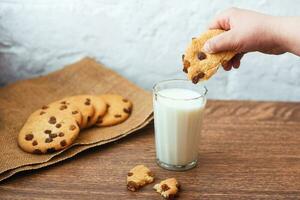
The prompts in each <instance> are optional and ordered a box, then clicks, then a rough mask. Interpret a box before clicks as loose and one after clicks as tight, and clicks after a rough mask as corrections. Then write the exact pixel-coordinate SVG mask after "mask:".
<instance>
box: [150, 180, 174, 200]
mask: <svg viewBox="0 0 300 200" xmlns="http://www.w3.org/2000/svg"><path fill="white" fill-rule="evenodd" d="M153 189H154V190H156V192H158V193H160V195H161V196H162V197H163V198H165V199H174V198H175V197H176V196H178V192H179V189H180V185H179V183H178V181H177V180H176V179H175V178H168V179H166V180H163V181H161V182H160V183H159V184H156V185H154V187H153Z"/></svg>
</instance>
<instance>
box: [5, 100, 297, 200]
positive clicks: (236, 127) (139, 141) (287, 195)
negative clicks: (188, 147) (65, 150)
mask: <svg viewBox="0 0 300 200" xmlns="http://www.w3.org/2000/svg"><path fill="white" fill-rule="evenodd" d="M153 132H154V131H153V125H150V126H148V127H147V128H146V129H144V130H142V131H139V132H137V133H135V134H133V135H131V136H129V137H127V138H125V139H122V140H120V141H118V142H116V143H113V144H108V145H105V146H103V147H99V148H93V149H90V150H88V151H85V152H83V153H80V154H79V155H77V156H75V157H73V158H71V159H69V160H67V161H64V162H61V163H59V164H56V165H54V166H50V167H47V168H44V169H40V170H35V171H31V172H26V173H25V172H24V173H21V174H17V175H15V176H13V177H12V178H10V179H8V180H6V181H4V182H2V183H0V199H67V200H69V199H112V200H118V199H161V198H160V196H159V195H158V194H157V193H155V192H154V191H153V190H152V186H153V184H151V185H148V186H146V187H144V188H143V189H141V190H140V191H139V192H135V193H134V192H129V191H127V190H126V186H125V178H126V174H127V172H128V170H129V169H130V168H131V167H133V166H135V165H137V164H145V165H147V166H148V167H149V168H150V169H152V170H153V171H154V173H155V175H156V178H157V182H158V181H159V180H161V179H164V178H167V177H176V178H177V179H178V180H179V181H180V182H181V184H182V192H181V193H180V197H179V198H178V199H300V103H272V102H245V101H244V102H243V101H210V102H209V103H208V106H207V109H206V118H205V120H204V129H203V131H202V134H201V145H200V146H199V165H198V166H197V167H196V168H194V169H192V170H190V171H186V172H173V171H167V170H164V169H161V168H159V167H158V166H157V165H156V164H155V148H154V134H153Z"/></svg>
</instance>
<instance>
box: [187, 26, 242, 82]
mask: <svg viewBox="0 0 300 200" xmlns="http://www.w3.org/2000/svg"><path fill="white" fill-rule="evenodd" d="M224 32H225V31H224V30H220V29H212V30H208V31H206V32H205V33H203V34H201V35H200V36H199V37H198V38H193V39H192V41H191V43H190V44H189V46H188V47H187V49H186V51H185V54H184V55H182V62H183V71H184V72H186V73H187V76H188V78H189V79H190V80H192V82H193V83H195V84H196V83H198V82H199V81H200V80H208V79H209V78H210V77H212V76H213V75H214V74H215V73H216V72H217V70H218V68H219V66H220V64H224V63H227V62H228V61H229V60H230V59H232V58H233V57H234V56H235V54H236V53H237V52H234V51H224V52H219V53H206V52H204V51H203V46H204V44H205V42H206V41H207V40H209V39H210V38H212V37H215V36H217V35H219V34H221V33H224Z"/></svg>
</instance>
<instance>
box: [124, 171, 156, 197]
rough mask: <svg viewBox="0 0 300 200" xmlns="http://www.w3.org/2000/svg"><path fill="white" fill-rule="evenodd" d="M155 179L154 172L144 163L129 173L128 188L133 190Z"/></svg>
mask: <svg viewBox="0 0 300 200" xmlns="http://www.w3.org/2000/svg"><path fill="white" fill-rule="evenodd" d="M153 181H154V175H153V173H152V172H151V171H150V169H148V168H147V167H146V166H144V165H137V166H135V167H134V168H132V169H131V170H130V171H129V172H128V173H127V189H128V190H130V191H133V192H135V191H137V190H138V189H140V188H141V187H143V186H145V185H147V184H149V183H152V182H153Z"/></svg>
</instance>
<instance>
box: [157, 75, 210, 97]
mask: <svg viewBox="0 0 300 200" xmlns="http://www.w3.org/2000/svg"><path fill="white" fill-rule="evenodd" d="M175 81H178V82H190V80H187V79H167V80H163V81H159V82H157V83H155V84H154V86H153V88H152V90H153V92H154V94H155V95H158V96H160V97H163V98H167V99H172V100H178V101H190V100H196V99H200V98H203V97H205V96H206V94H207V92H208V90H207V88H206V86H205V85H203V86H202V87H203V88H204V92H203V93H202V94H199V96H197V97H193V98H184V99H183V98H173V97H168V96H165V95H162V94H159V92H158V90H157V86H158V85H160V84H162V83H168V82H175Z"/></svg>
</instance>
